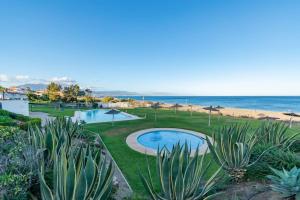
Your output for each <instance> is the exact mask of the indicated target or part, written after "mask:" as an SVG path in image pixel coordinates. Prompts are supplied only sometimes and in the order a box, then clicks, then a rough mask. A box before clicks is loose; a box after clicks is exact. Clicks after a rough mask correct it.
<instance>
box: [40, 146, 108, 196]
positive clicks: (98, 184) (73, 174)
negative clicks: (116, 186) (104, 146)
mask: <svg viewBox="0 0 300 200" xmlns="http://www.w3.org/2000/svg"><path fill="white" fill-rule="evenodd" d="M106 166H107V160H106V159H105V158H103V156H102V155H101V153H100V154H97V155H96V156H92V153H91V151H90V150H89V149H80V150H79V151H77V152H72V155H71V156H69V157H68V156H67V154H66V153H65V151H64V148H62V149H61V150H60V152H59V153H58V155H57V156H56V157H55V161H54V170H53V187H52V188H53V189H52V190H51V189H50V186H49V185H48V184H47V183H46V181H45V173H44V168H43V167H41V170H40V172H39V180H40V190H41V197H42V199H43V200H90V199H93V200H105V199H108V198H109V196H110V194H111V189H112V179H113V174H114V169H113V166H112V162H111V161H110V162H109V165H108V167H106Z"/></svg>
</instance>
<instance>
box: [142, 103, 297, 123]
mask: <svg viewBox="0 0 300 200" xmlns="http://www.w3.org/2000/svg"><path fill="white" fill-rule="evenodd" d="M139 103H142V102H139ZM152 103H153V102H148V105H150V104H152ZM172 106H173V104H167V103H164V104H161V107H162V108H169V109H174V108H172ZM180 106H181V107H179V108H178V110H180V111H190V110H191V109H192V111H193V112H205V113H209V111H208V110H205V109H203V108H204V106H199V105H192V107H191V106H187V105H184V104H181V105H180ZM212 115H223V116H232V117H243V118H255V119H258V118H261V117H274V118H278V119H277V120H279V121H290V120H291V119H292V121H294V122H300V117H292V118H291V116H287V115H284V114H283V113H282V112H275V111H266V110H251V109H240V108H229V107H226V108H223V109H220V110H219V111H218V112H214V111H212Z"/></svg>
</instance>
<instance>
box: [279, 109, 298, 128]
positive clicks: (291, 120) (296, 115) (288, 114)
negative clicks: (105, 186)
mask: <svg viewBox="0 0 300 200" xmlns="http://www.w3.org/2000/svg"><path fill="white" fill-rule="evenodd" d="M283 114H284V115H287V116H290V117H291V118H290V128H292V123H293V117H300V115H298V114H296V113H293V112H290V113H283Z"/></svg>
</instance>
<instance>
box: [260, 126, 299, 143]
mask: <svg viewBox="0 0 300 200" xmlns="http://www.w3.org/2000/svg"><path fill="white" fill-rule="evenodd" d="M288 128H289V127H288V126H287V125H285V124H284V123H279V122H276V123H274V122H267V123H263V124H262V125H261V127H259V128H258V129H257V131H256V135H258V136H259V137H260V138H259V141H260V143H262V144H271V145H273V146H280V147H282V148H285V149H288V148H289V147H290V146H291V145H293V143H294V142H295V141H296V140H295V138H296V137H297V136H298V135H299V133H296V134H293V135H289V134H287V130H288Z"/></svg>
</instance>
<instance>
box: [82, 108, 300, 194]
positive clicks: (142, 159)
mask: <svg viewBox="0 0 300 200" xmlns="http://www.w3.org/2000/svg"><path fill="white" fill-rule="evenodd" d="M128 111H129V113H130V114H134V115H138V116H141V117H143V116H145V114H146V115H147V119H141V120H135V121H123V122H116V123H115V126H114V127H112V126H111V124H110V123H102V124H88V125H86V129H88V130H91V131H93V132H97V133H99V134H100V135H101V137H102V139H103V141H104V143H105V144H106V146H107V147H108V149H109V151H110V152H111V154H112V156H113V157H114V159H115V160H116V162H117V163H118V165H119V167H120V168H121V170H122V172H123V173H124V175H125V176H126V178H127V180H128V181H129V183H130V185H131V186H132V188H133V190H134V191H135V193H136V195H137V196H138V198H141V197H142V196H143V195H144V193H145V191H144V188H143V185H142V184H141V181H140V177H139V174H138V172H139V171H141V172H142V173H146V167H147V163H146V156H145V155H143V154H140V153H138V152H136V151H134V150H132V149H130V148H129V147H128V146H127V144H126V137H127V136H128V135H129V134H131V133H133V132H135V131H138V130H142V129H147V128H159V127H168V128H183V129H189V130H194V131H198V132H201V133H205V134H207V135H211V133H212V131H213V130H214V129H216V128H218V127H220V126H223V125H225V124H226V125H229V124H233V123H242V122H244V123H246V122H248V123H250V124H251V126H253V127H257V126H259V124H260V122H259V121H257V120H249V119H239V118H232V117H218V116H212V126H211V127H208V125H207V124H208V115H207V114H206V113H194V115H193V116H192V117H191V116H190V114H189V113H188V112H177V114H176V115H175V113H174V112H173V111H170V110H158V111H157V121H156V122H155V121H154V111H153V110H152V109H133V110H128ZM297 129H298V128H294V129H293V130H291V131H292V132H294V131H296V130H297ZM298 130H299V129H298ZM147 158H148V161H149V163H150V165H151V170H152V172H153V173H154V172H155V170H156V166H155V158H154V157H153V156H147ZM217 168H218V166H217V165H216V164H215V163H212V166H211V168H210V173H213V172H214V171H215V170H216V169H217Z"/></svg>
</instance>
